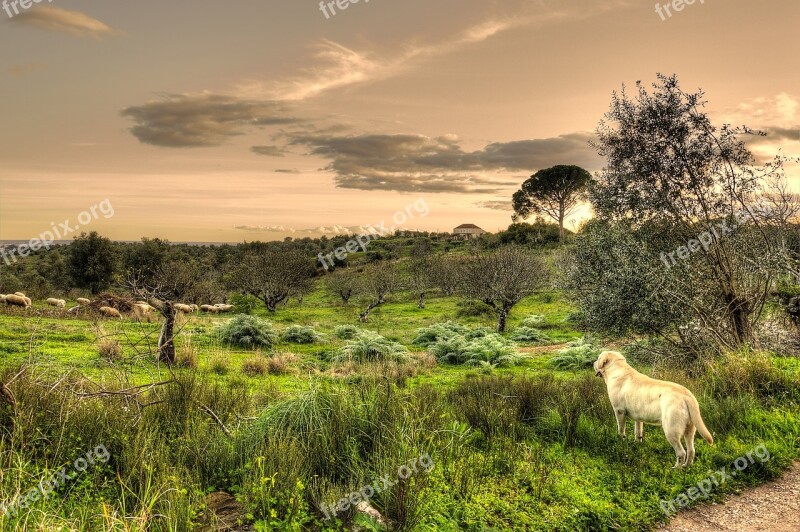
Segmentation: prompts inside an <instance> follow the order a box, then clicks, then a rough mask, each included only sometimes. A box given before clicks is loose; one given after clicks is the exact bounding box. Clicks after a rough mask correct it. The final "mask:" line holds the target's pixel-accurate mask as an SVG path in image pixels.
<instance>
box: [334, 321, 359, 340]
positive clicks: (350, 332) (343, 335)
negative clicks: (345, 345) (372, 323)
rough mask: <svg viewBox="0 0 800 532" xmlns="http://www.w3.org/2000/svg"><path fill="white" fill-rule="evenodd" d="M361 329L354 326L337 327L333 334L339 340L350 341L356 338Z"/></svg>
mask: <svg viewBox="0 0 800 532" xmlns="http://www.w3.org/2000/svg"><path fill="white" fill-rule="evenodd" d="M360 332H361V329H359V328H358V327H356V326H355V325H339V326H337V327H336V329H334V333H333V334H335V335H336V338H339V339H340V340H352V339H353V338H355V337H356V336H358V335H359V333H360Z"/></svg>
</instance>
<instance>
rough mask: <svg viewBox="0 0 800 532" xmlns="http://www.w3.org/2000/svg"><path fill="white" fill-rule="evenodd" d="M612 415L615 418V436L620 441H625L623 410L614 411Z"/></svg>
mask: <svg viewBox="0 0 800 532" xmlns="http://www.w3.org/2000/svg"><path fill="white" fill-rule="evenodd" d="M614 415H615V416H617V434H619V435H620V436H621V437H622V439H623V440H624V439H625V411H624V410H614Z"/></svg>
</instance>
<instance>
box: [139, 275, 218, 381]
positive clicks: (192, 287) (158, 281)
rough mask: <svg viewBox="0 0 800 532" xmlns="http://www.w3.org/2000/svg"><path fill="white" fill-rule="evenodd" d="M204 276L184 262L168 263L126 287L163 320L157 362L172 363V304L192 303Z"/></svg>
mask: <svg viewBox="0 0 800 532" xmlns="http://www.w3.org/2000/svg"><path fill="white" fill-rule="evenodd" d="M203 278H204V275H203V273H202V272H200V271H199V270H198V268H197V267H195V266H192V265H189V264H186V263H185V262H177V261H176V262H171V263H167V264H165V265H164V266H160V267H158V268H157V269H156V270H155V271H154V272H152V273H151V274H150V275H147V276H146V277H145V276H141V275H133V276H132V277H130V278H129V279H128V286H129V287H130V289H131V291H132V292H133V294H134V295H135V296H136V297H137V298H139V299H142V300H144V301H147V302H148V303H149V304H151V305H152V306H154V307H155V308H157V309H158V311H159V312H160V313H161V315H162V316H163V317H164V323H163V324H162V326H161V334H160V335H159V337H158V360H159V362H165V363H167V364H170V365H171V364H173V363H174V362H175V316H176V314H177V311H176V310H175V303H178V302H181V301H189V300H192V299H194V296H195V291H196V290H197V288H198V286H200V284H201V282H202V280H203Z"/></svg>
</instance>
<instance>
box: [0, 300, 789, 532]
mask: <svg viewBox="0 0 800 532" xmlns="http://www.w3.org/2000/svg"><path fill="white" fill-rule="evenodd" d="M457 303H458V301H457V300H456V299H454V298H445V297H437V298H433V299H431V300H430V301H429V302H428V304H427V308H425V309H418V308H416V304H415V301H414V299H413V298H412V297H410V296H408V297H403V296H400V297H397V298H394V299H393V300H392V301H391V302H389V303H388V304H386V305H385V306H383V307H380V308H379V309H377V310H376V311H375V312H374V313H373V315H372V316H371V319H370V321H369V323H367V324H364V325H362V324H358V309H357V308H356V307H355V306H343V305H341V304H340V303H338V302H336V301H334V300H332V299H330V297H329V296H328V295H326V294H325V293H324V292H323V291H322V290H317V291H316V292H314V293H313V294H312V295H310V296H308V297H306V298H305V299H304V301H303V302H302V304H298V303H296V302H293V303H292V304H290V305H289V306H288V308H283V309H281V310H279V311H278V312H277V313H276V314H274V315H268V313H266V312H265V311H263V310H262V309H260V308H259V309H257V310H256V314H257V315H259V316H260V317H263V318H266V319H269V320H270V321H271V322H272V323H273V324H274V326H275V330H276V331H277V332H278V333H280V332H281V331H282V330H284V329H285V328H286V327H288V326H290V325H295V324H302V325H310V326H312V327H314V329H315V330H316V331H317V332H318V333H320V334H321V335H322V339H321V340H320V341H318V342H316V343H313V344H307V345H301V344H295V343H290V342H284V341H280V342H278V343H277V345H275V346H274V347H273V348H272V349H269V350H263V351H259V350H247V349H242V348H238V347H232V346H230V345H227V344H225V343H223V342H222V341H221V340H220V339H219V338H218V336H217V334H216V332H215V331H216V327H217V326H218V325H219V324H220V323H222V322H225V321H227V320H229V319H230V318H231V316H230V315H228V316H225V315H222V316H213V317H212V316H206V315H189V316H188V317H186V318H185V319H182V321H181V322H180V325H181V333H180V335H179V338H178V341H177V345H178V353H179V358H180V360H182V361H183V365H184V367H178V368H175V369H170V368H167V367H165V366H159V365H157V364H155V363H154V356H153V350H154V346H153V344H154V343H155V342H156V339H157V336H158V329H159V325H158V324H156V323H135V322H132V321H130V320H124V321H115V320H103V321H92V320H88V319H85V318H81V317H75V318H73V317H65V316H61V315H58V312H56V311H53V310H49V309H46V308H43V307H40V306H37V307H36V308H35V309H34V312H30V311H28V313H27V314H26V313H23V312H22V311H13V310H9V309H5V308H3V309H2V310H0V312H2V314H0V357H1V358H0V360H1V361H2V362H1V363H0V382H9V381H10V380H11V379H12V377H14V376H16V378H15V379H14V380H13V382H12V384H11V385H10V386H9V389H10V390H11V391H12V392H13V394H14V396H15V400H16V402H15V404H14V405H13V407H12V406H10V405H6V404H4V403H0V405H2V406H0V431H2V433H3V437H2V439H0V467H2V475H0V493H2V497H0V502H3V503H5V504H6V505H8V506H10V505H11V503H13V502H14V501H19V500H20V499H21V498H23V497H24V496H25V494H26V493H27V492H29V490H30V489H31V488H32V487H34V486H36V485H37V484H38V483H40V482H41V481H43V480H45V479H47V478H50V477H51V476H52V474H53V472H54V471H57V470H59V469H60V468H61V467H65V466H69V467H72V464H73V463H74V461H75V459H76V458H77V457H80V456H83V455H85V453H86V451H87V450H91V449H94V448H96V447H97V446H98V445H101V444H102V445H103V446H104V447H105V448H106V449H107V450H108V456H109V459H108V461H107V462H105V463H97V464H95V465H94V466H92V467H89V468H88V469H87V470H86V471H84V472H82V473H81V474H79V475H77V476H76V478H75V479H72V480H70V481H69V482H65V483H64V484H63V485H60V486H58V487H57V488H56V489H55V491H54V493H51V494H50V495H49V496H48V497H46V498H41V497H40V498H39V499H38V500H36V501H33V502H31V504H30V506H29V507H27V508H24V509H18V510H17V511H16V512H15V513H14V514H13V515H11V514H9V513H6V514H5V515H4V516H2V517H0V529H2V530H35V529H44V530H144V529H147V530H193V529H198V528H203V527H206V529H209V530H210V529H213V528H214V527H219V528H221V527H222V525H221V524H220V521H224V520H225V519H230V520H234V521H235V520H238V521H240V522H241V523H242V524H244V525H248V526H252V527H254V528H255V529H258V530H301V529H310V530H338V529H345V528H353V527H357V528H358V527H360V528H361V529H366V530H381V529H384V528H390V529H399V530H476V531H477V530H526V529H527V530H642V529H647V528H651V527H653V526H654V525H655V524H656V523H658V522H660V521H663V520H665V519H666V516H665V514H664V512H663V511H662V509H661V507H660V504H659V502H660V501H662V500H671V499H675V498H676V497H678V496H679V495H680V494H681V493H683V492H685V491H686V490H687V489H689V488H690V487H691V486H694V485H696V484H697V483H698V482H702V481H703V479H705V478H707V477H709V475H710V473H711V472H712V471H716V470H718V469H720V468H721V467H728V468H731V467H732V466H731V464H733V463H734V461H735V460H736V459H737V458H738V457H741V456H745V455H746V454H747V453H748V451H752V450H753V449H755V448H757V447H759V446H762V447H761V448H763V449H766V450H768V453H769V458H768V459H765V460H755V461H753V463H750V464H748V466H747V467H746V468H744V469H743V470H742V471H740V472H737V474H736V475H735V477H733V478H731V479H729V480H728V481H727V482H725V483H722V484H721V485H719V486H715V487H714V489H713V490H711V492H710V493H709V497H710V498H711V499H719V498H721V497H722V496H723V495H724V494H725V493H729V492H732V491H736V490H739V489H742V488H743V487H744V486H747V485H753V484H756V483H760V482H763V481H765V480H767V479H771V478H774V477H776V476H777V475H778V474H779V473H780V471H781V470H782V469H784V468H786V467H787V466H788V465H789V464H791V462H792V461H793V460H794V459H797V458H798V457H800V422H799V421H800V420H799V419H798V416H800V363H798V359H796V358H776V357H772V356H769V355H762V354H757V353H740V354H735V353H734V354H730V355H729V356H728V358H726V359H725V360H720V361H717V362H715V363H712V364H709V365H708V366H707V367H705V368H703V371H702V372H700V373H696V374H694V375H693V376H691V377H690V376H687V375H686V374H685V373H683V372H680V371H675V370H668V369H664V368H657V369H656V370H653V368H649V367H646V366H642V365H638V367H639V369H641V370H642V371H646V372H648V373H655V375H656V376H658V377H661V378H668V379H670V380H674V381H676V382H680V383H682V384H684V385H685V386H687V387H688V388H690V389H691V390H692V391H693V392H694V393H695V394H696V395H697V397H698V400H699V401H700V404H701V409H702V411H703V416H704V419H705V422H706V424H707V426H708V427H709V428H710V429H711V430H712V432H713V433H714V436H715V439H716V444H715V446H714V447H709V446H708V445H706V444H705V442H702V441H700V440H698V443H697V448H698V461H697V463H696V464H695V465H694V466H692V467H690V468H688V469H684V470H673V469H672V464H673V462H674V454H673V451H672V449H671V447H670V446H669V444H668V443H667V441H666V440H665V438H664V436H663V433H661V430H660V429H659V428H657V427H648V428H647V429H646V434H647V436H646V438H645V441H644V442H643V443H640V444H637V443H634V442H632V441H631V437H630V433H632V428H631V429H629V439H628V440H626V441H622V440H620V439H619V438H618V437H617V436H616V427H615V421H614V417H613V415H612V412H611V409H610V406H609V405H608V399H607V397H606V393H605V386H604V384H603V382H602V380H601V379H598V378H596V377H594V375H593V374H592V372H591V371H590V370H587V369H583V370H576V371H557V370H554V369H552V368H551V366H550V365H549V363H548V361H549V359H550V358H551V357H552V356H554V355H555V354H556V352H557V350H558V349H559V348H560V347H561V346H560V344H563V343H565V342H569V341H572V340H575V339H577V338H579V337H581V336H582V335H581V333H580V332H578V331H576V330H575V329H574V328H573V327H572V326H571V325H570V324H569V322H568V321H567V319H566V318H567V317H568V316H569V315H570V313H571V312H572V310H573V309H572V308H571V307H570V305H569V304H568V302H566V301H565V300H564V299H563V298H562V297H561V296H560V294H558V293H548V294H542V295H539V296H535V297H531V298H528V299H526V300H524V301H523V302H522V303H521V304H520V305H518V307H516V308H515V309H514V311H513V312H512V315H511V317H510V319H509V330H510V331H513V329H514V328H515V326H516V325H517V324H518V323H519V322H520V321H521V320H522V319H524V318H525V317H527V316H529V315H531V314H539V315H543V316H544V317H545V323H544V324H543V325H542V329H543V331H544V332H546V333H547V335H548V336H549V337H550V339H551V342H550V343H551V344H553V345H554V347H552V348H548V347H542V346H537V347H531V346H526V345H519V346H518V347H517V350H518V352H520V353H522V354H524V355H526V356H525V357H524V358H523V359H522V360H521V362H520V363H519V364H517V365H513V366H509V367H504V366H502V365H498V366H496V367H492V366H490V365H481V366H478V367H466V366H459V365H450V364H443V363H439V364H435V363H434V360H435V359H432V357H430V356H426V354H425V351H426V350H425V348H424V347H422V346H419V345H412V343H411V342H412V340H413V339H414V337H415V336H416V334H417V330H418V329H420V328H422V327H426V326H430V325H432V324H435V323H441V322H445V321H448V320H452V321H457V322H459V323H460V324H463V325H466V326H468V327H470V328H473V329H474V328H478V327H491V326H493V320H492V319H491V318H490V317H470V318H462V317H458V316H457V312H458V306H457ZM338 325H358V326H359V327H362V328H364V329H368V330H371V331H374V332H376V333H379V334H380V335H383V336H385V337H386V338H388V339H389V340H392V341H395V342H399V343H400V344H402V345H403V346H407V347H408V348H409V350H410V355H409V356H408V358H407V360H405V361H403V362H393V361H385V360H384V361H380V360H378V361H371V362H359V361H353V360H349V361H344V362H341V361H339V362H337V361H336V358H335V355H336V354H337V353H339V352H340V350H341V348H342V347H343V346H344V345H345V343H346V342H347V341H346V340H341V339H338V338H337V337H336V336H335V328H336V326H338ZM508 334H509V333H507V334H506V335H507V336H508ZM104 341H106V342H107V341H112V342H113V341H116V342H118V343H119V344H120V345H121V347H122V354H121V356H118V357H111V358H110V359H109V358H108V357H102V356H101V355H100V347H99V346H100V344H102V343H103V342H104ZM596 347H597V348H600V347H602V345H597V346H596ZM254 358H257V359H263V360H271V362H270V365H269V366H268V370H267V371H266V372H264V373H263V374H258V372H255V373H254V372H249V373H248V372H245V371H244V367H245V365H246V364H247V363H248V361H252V359H254ZM20 368H25V371H23V372H21V373H20V372H19V370H20ZM153 382H165V384H163V385H160V386H157V387H154V388H152V389H141V390H142V393H141V394H138V395H137V393H138V392H136V393H132V392H131V390H134V389H135V388H133V387H134V386H139V385H145V384H148V383H153ZM123 390H124V391H126V393H121V391H123ZM136 390H140V389H136ZM209 412H210V413H209ZM751 454H752V453H751ZM423 456H425V457H427V458H425V460H424V463H425V464H426V465H427V466H429V467H419V464H420V463H422V462H421V461H420V460H421V458H420V457H423ZM404 465H410V469H408V470H403V469H400V468H401V466H404ZM411 466H413V467H411ZM415 469H416V470H415ZM402 471H405V472H407V473H409V475H408V477H407V478H402V476H403V475H402V474H401V472H402ZM380 477H384V481H387V482H390V483H391V484H392V486H391V487H385V486H386V484H385V483H384V481H380V480H376V479H378V478H380ZM381 487H385V489H380V488H381ZM369 488H372V489H369ZM369 491H374V492H375V493H374V494H373V495H372V496H371V504H372V506H373V507H374V508H376V509H377V510H378V511H379V512H380V514H381V515H382V518H370V517H367V516H366V515H364V514H357V513H356V512H355V511H354V509H353V507H354V506H355V504H353V503H342V504H341V506H342V508H341V509H339V510H337V511H336V514H337V515H335V516H332V518H331V519H326V515H329V514H330V513H331V512H329V511H328V510H330V506H331V503H332V506H334V507H335V506H336V504H337V501H340V500H342V499H343V498H347V497H349V495H350V494H351V493H354V492H360V493H365V492H367V493H368V492H369ZM226 497H227V498H228V499H225V498H226ZM221 499H225V500H229V504H227V505H220V504H219V501H220V500H221ZM355 499H358V497H355ZM355 499H354V500H355ZM322 504H326V505H327V506H322ZM691 504H696V503H695V502H692V503H691ZM222 506H225V508H227V510H225V508H223V507H222ZM345 506H347V507H346V508H345ZM228 510H229V512H228V513H227V514H226V511H228ZM226 515H227V517H225V516H226Z"/></svg>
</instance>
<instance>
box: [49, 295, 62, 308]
mask: <svg viewBox="0 0 800 532" xmlns="http://www.w3.org/2000/svg"><path fill="white" fill-rule="evenodd" d="M47 304H48V305H50V306H51V307H58V308H64V307H66V306H67V302H66V301H64V300H63V299H56V298H54V297H50V298H48V299H47Z"/></svg>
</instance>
